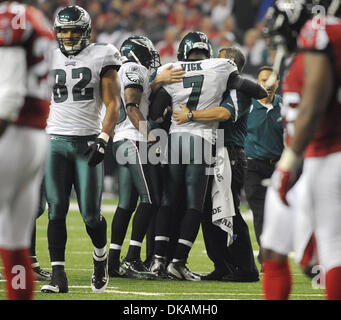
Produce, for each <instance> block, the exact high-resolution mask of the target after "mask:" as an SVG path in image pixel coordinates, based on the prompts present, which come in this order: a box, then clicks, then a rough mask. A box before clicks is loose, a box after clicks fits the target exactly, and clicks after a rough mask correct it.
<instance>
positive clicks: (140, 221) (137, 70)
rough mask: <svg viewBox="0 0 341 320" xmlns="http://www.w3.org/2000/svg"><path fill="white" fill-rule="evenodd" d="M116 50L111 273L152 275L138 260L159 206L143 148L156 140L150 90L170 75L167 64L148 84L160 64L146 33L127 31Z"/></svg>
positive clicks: (171, 78)
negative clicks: (125, 244)
mask: <svg viewBox="0 0 341 320" xmlns="http://www.w3.org/2000/svg"><path fill="white" fill-rule="evenodd" d="M120 52H121V55H122V61H123V64H122V67H121V69H120V71H119V79H120V81H121V109H120V110H121V112H120V118H119V121H118V123H117V126H116V128H115V137H114V140H113V153H114V158H115V160H116V162H117V163H118V183H119V203H118V207H117V210H116V212H115V216H114V219H113V221H112V226H111V243H110V253H109V275H110V276H112V277H114V276H120V275H122V273H123V274H124V275H125V276H128V277H134V278H142V279H153V278H155V275H154V274H153V273H151V272H149V271H148V270H147V269H146V268H145V267H144V265H143V264H142V262H141V259H140V251H141V246H142V241H143V238H144V236H145V234H146V232H147V229H148V226H149V224H150V221H151V219H152V217H153V216H154V214H155V213H156V210H157V209H158V207H159V202H160V200H159V191H158V189H159V186H158V181H159V179H158V177H157V174H158V173H157V171H156V167H155V166H153V165H151V164H150V163H149V162H148V157H147V158H146V157H143V156H142V155H141V152H143V150H145V151H147V152H148V149H149V146H150V145H152V144H153V142H155V140H154V138H153V137H152V135H151V134H150V128H149V126H148V125H147V122H146V121H147V117H148V112H149V96H150V93H151V90H152V88H153V89H154V90H155V89H157V88H158V87H160V86H161V84H162V83H163V82H164V81H165V80H167V79H168V77H167V74H168V72H169V71H170V68H167V70H165V72H164V73H163V74H161V73H160V74H159V77H156V78H155V79H154V81H153V82H152V84H151V85H150V84H149V78H150V71H151V70H153V69H156V68H158V67H159V66H160V57H159V54H158V52H157V51H156V50H155V48H154V45H153V43H152V42H151V41H150V40H149V39H148V38H147V37H144V36H132V37H129V38H128V39H126V40H125V41H124V42H123V44H122V46H121V49H120ZM183 73H184V71H182V69H181V70H180V69H178V70H174V73H172V72H170V74H168V75H169V79H168V80H169V81H170V82H177V81H180V80H178V79H177V77H178V76H180V79H181V74H183ZM172 75H173V76H172ZM125 155H127V161H125V162H124V163H122V160H120V159H124V157H125ZM143 159H146V160H147V161H144V160H143ZM138 198H140V203H139V205H138V207H137V210H136V212H135V215H134V220H133V227H132V233H131V240H130V246H129V250H128V253H127V256H126V257H125V259H124V260H123V261H122V263H121V264H120V253H121V248H122V244H123V241H124V238H125V235H126V232H127V228H128V224H129V221H130V218H131V215H132V213H133V212H134V211H135V209H136V205H137V200H138ZM120 270H121V272H120Z"/></svg>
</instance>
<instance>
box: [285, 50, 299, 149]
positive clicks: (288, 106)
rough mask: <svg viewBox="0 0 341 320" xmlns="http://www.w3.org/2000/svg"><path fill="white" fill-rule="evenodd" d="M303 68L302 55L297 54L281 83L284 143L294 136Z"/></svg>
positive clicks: (288, 142)
mask: <svg viewBox="0 0 341 320" xmlns="http://www.w3.org/2000/svg"><path fill="white" fill-rule="evenodd" d="M303 67H304V55H303V54H302V53H299V54H297V55H296V56H295V57H294V58H293V61H292V63H291V65H290V68H289V70H288V71H287V73H286V75H285V77H284V79H283V83H282V96H283V106H282V110H281V112H282V117H283V124H284V141H285V144H287V145H289V144H290V139H291V137H292V136H293V134H294V121H295V120H296V117H297V114H298V109H297V106H298V105H299V103H300V102H301V92H302V88H303V74H304V73H303Z"/></svg>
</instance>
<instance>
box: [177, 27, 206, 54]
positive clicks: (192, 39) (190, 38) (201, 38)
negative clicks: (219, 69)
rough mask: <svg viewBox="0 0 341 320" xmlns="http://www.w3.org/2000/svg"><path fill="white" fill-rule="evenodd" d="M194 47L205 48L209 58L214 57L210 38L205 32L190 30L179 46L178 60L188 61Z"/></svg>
mask: <svg viewBox="0 0 341 320" xmlns="http://www.w3.org/2000/svg"><path fill="white" fill-rule="evenodd" d="M193 49H201V50H204V51H205V53H206V57H207V58H208V59H209V58H212V57H213V51H212V46H211V43H210V40H209V39H208V37H207V35H206V34H205V33H203V32H198V31H193V32H189V33H187V34H186V35H185V36H184V37H183V38H182V40H181V42H180V44H179V48H178V54H177V57H178V60H179V61H186V60H187V59H188V56H189V54H190V52H191V51H192V50H193Z"/></svg>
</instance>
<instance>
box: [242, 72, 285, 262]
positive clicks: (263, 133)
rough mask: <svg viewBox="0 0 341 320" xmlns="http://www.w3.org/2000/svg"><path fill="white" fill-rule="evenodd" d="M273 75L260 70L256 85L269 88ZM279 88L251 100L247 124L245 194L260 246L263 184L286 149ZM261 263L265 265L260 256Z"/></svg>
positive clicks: (269, 89) (264, 189) (264, 190)
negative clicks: (284, 147)
mask: <svg viewBox="0 0 341 320" xmlns="http://www.w3.org/2000/svg"><path fill="white" fill-rule="evenodd" d="M272 72H273V69H272V67H270V66H263V67H261V68H260V69H259V71H258V79H257V83H259V84H260V85H262V86H263V87H266V82H267V80H268V79H269V77H270V75H271V74H272ZM278 85H279V81H278V80H277V81H276V82H275V83H274V85H273V86H271V87H269V88H266V90H267V92H268V96H267V97H266V98H264V99H261V100H256V99H252V106H251V109H250V113H249V117H248V121H247V136H246V139H245V153H246V156H247V171H246V177H245V194H246V199H247V201H248V203H249V206H250V208H251V210H252V214H253V223H254V228H255V233H256V239H257V242H258V244H260V242H259V237H260V235H261V233H262V226H263V217H264V202H265V193H266V186H265V185H264V182H263V181H264V180H265V179H269V178H270V177H271V175H272V173H273V171H274V169H275V164H276V162H277V160H278V159H279V158H280V156H281V153H282V150H283V123H282V117H281V104H282V98H281V97H280V96H279V95H277V94H276V93H275V92H276V90H277V88H278ZM258 261H259V262H260V263H262V258H261V255H260V254H259V255H258Z"/></svg>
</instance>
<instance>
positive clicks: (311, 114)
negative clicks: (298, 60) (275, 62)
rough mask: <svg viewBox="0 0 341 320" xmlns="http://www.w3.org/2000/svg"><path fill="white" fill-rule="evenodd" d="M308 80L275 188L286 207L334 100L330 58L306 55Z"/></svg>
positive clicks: (317, 54) (278, 164)
mask: <svg viewBox="0 0 341 320" xmlns="http://www.w3.org/2000/svg"><path fill="white" fill-rule="evenodd" d="M304 77H305V78H304V79H305V80H304V86H303V91H302V99H301V103H300V104H299V105H298V115H297V118H296V120H295V123H294V126H295V130H294V135H293V136H292V139H291V142H290V146H287V147H286V148H285V149H284V150H283V153H282V155H281V158H280V160H279V161H278V163H277V166H276V172H277V173H278V174H277V176H278V178H276V179H277V180H278V181H276V182H275V185H276V186H277V189H278V193H279V196H280V198H281V199H282V201H283V202H284V203H285V204H288V202H287V200H286V194H287V192H288V190H289V188H290V186H291V185H292V184H291V183H290V177H291V172H292V171H294V170H295V166H296V165H297V163H299V160H300V159H301V156H302V154H303V152H304V150H305V149H306V147H307V145H308V144H309V142H310V140H311V139H312V138H313V136H314V134H315V132H316V130H317V129H318V127H319V124H320V122H321V120H322V118H323V115H324V113H325V112H326V109H327V106H328V102H329V101H330V99H331V96H332V90H333V88H334V79H333V71H332V66H331V64H330V62H329V59H328V56H327V55H325V54H323V53H318V52H307V53H305V56H304ZM274 176H275V177H276V175H274Z"/></svg>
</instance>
